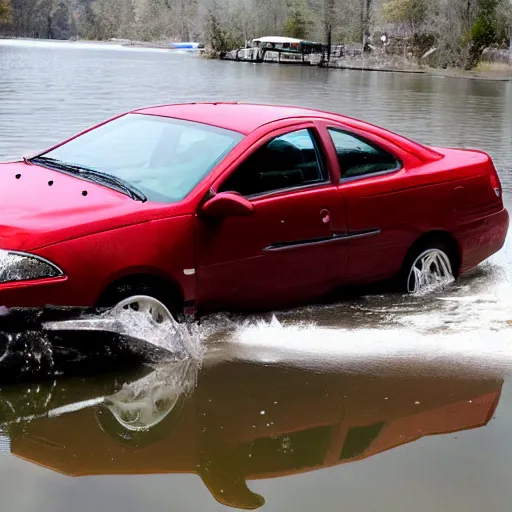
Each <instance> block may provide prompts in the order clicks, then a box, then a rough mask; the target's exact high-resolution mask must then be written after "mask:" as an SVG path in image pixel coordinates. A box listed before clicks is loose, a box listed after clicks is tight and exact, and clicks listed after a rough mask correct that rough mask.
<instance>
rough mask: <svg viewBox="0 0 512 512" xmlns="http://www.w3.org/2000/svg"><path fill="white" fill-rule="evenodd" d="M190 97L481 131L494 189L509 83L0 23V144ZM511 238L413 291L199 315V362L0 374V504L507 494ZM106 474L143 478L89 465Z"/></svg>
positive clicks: (430, 502)
mask: <svg viewBox="0 0 512 512" xmlns="http://www.w3.org/2000/svg"><path fill="white" fill-rule="evenodd" d="M194 100H197V101H204V100H239V101H254V102H258V103H264V102H268V103H286V104H296V105H302V106H308V107H315V108H320V109H325V110H330V111H336V112H340V113H344V114H348V115H351V116H355V117H359V118H362V119H365V120H367V121H370V122H373V123H376V124H379V125H382V126H384V127H386V128H389V129H392V130H394V131H398V132H400V133H402V134H404V135H406V136H408V137H411V138H413V139H417V140H419V141H422V142H425V143H428V144H433V145H443V146H462V147H472V148H475V147H476V148H480V149H483V150H485V151H488V152H489V153H490V154H491V155H492V156H493V158H494V160H495V162H496V165H497V167H498V171H499V173H500V176H501V178H502V181H503V184H504V188H505V199H506V202H507V204H508V205H509V206H510V199H512V83H506V82H484V81H476V80H462V79H451V78H437V77H431V76H422V75H408V74H391V73H368V72H354V71H334V70H323V69H317V68H308V67H295V66H288V67H287V66H273V65H252V64H243V63H230V62H219V61H210V60H204V59H201V58H199V57H196V56H194V55H192V54H188V53H185V52H183V53H179V52H170V51H158V50H147V49H134V48H130V49H128V48H123V47H121V46H118V45H97V44H92V43H88V44H69V43H53V42H52V43H50V42H48V43H41V42H37V43H36V42H31V41H15V42H13V41H5V40H0V160H7V159H14V158H19V157H20V155H22V154H24V153H29V152H32V151H34V150H38V149H42V148H45V147H48V146H49V145H51V144H53V143H55V142H58V141H60V140H62V139H63V138H65V137H67V136H70V135H73V134H75V133H76V132H78V131H80V130H82V129H84V128H87V127H88V126H90V125H92V124H95V123H97V122H100V121H102V120H103V119H105V118H107V117H109V116H111V115H114V114H117V113H119V112H121V111H124V110H129V109H132V108H136V107H141V106H145V105H152V104H160V103H170V102H181V101H194ZM511 243H512V242H510V240H509V241H507V244H506V246H505V248H504V249H503V250H502V251H501V252H500V253H499V254H497V255H495V256H494V257H493V258H492V259H491V260H490V261H489V262H487V263H485V264H484V265H482V266H481V267H480V268H479V269H477V270H476V271H475V272H473V273H472V275H469V276H466V277H465V278H464V279H461V280H460V281H459V282H457V283H456V284H455V285H453V286H450V287H448V288H447V289H446V290H445V291H443V292H442V293H437V294H434V295H432V296H429V297H424V298H410V297H407V298H405V297H402V296H371V297H361V298H358V299H352V300H350V301H344V302H341V303H337V304H331V305H324V306H314V307H309V308H303V309H300V310H293V311H287V312H276V313H275V315H273V314H269V315H262V316H259V317H255V318H247V317H240V316H229V315H217V316H215V315H214V316H212V317H209V318H206V319H204V321H203V322H202V324H201V330H202V331H201V334H200V335H198V342H199V341H201V342H205V343H206V346H207V352H206V354H205V358H204V361H203V364H202V367H201V366H198V364H197V362H195V361H188V362H187V361H181V362H175V363H172V364H171V363H169V364H168V365H164V366H161V367H158V368H156V369H155V368H145V369H141V368H139V369H137V371H136V372H135V373H130V374H126V373H118V372H116V373H114V374H111V375H107V376H103V377H88V378H83V379H78V378H75V379H72V380H57V381H55V382H53V381H50V382H45V383H39V384H37V383H35V384H30V385H26V386H25V385H21V386H15V387H2V388H0V451H3V452H5V453H7V454H11V455H10V456H8V457H6V458H2V459H0V475H1V476H2V479H1V480H0V490H1V491H2V494H1V496H0V501H1V508H2V510H6V511H11V510H16V511H20V512H24V511H27V512H32V511H36V510H37V511H42V512H47V511H48V512H50V511H56V510H62V511H68V510H73V511H87V512H89V511H92V510H95V509H99V510H111V511H123V512H125V511H132V510H133V511H135V510H141V509H142V508H147V509H150V510H168V509H171V510H212V511H216V510H224V506H223V505H221V504H220V503H224V504H225V505H227V506H231V507H239V508H256V507H260V506H263V505H264V506H265V507H266V509H268V510H275V511H284V510H296V511H301V512H302V511H304V512H305V511H309V510H311V509H319V510H322V512H323V511H331V510H332V511H334V510H340V509H342V508H343V509H348V510H351V511H362V512H363V511H364V512H367V511H370V510H379V511H393V512H395V511H398V512H400V511H406V510H411V509H412V508H414V509H415V510H418V511H431V510H443V511H447V512H455V511H459V510H464V511H475V512H477V511H478V512H480V511H481V510H484V509H486V510H493V511H506V510H509V503H510V500H511V499H512V491H511V487H510V484H509V481H510V477H511V476H512V472H511V468H510V463H509V462H508V461H510V460H511V456H512V448H510V446H511V445H510V443H509V442H508V438H509V432H510V428H511V427H512V414H511V412H512V398H511V395H510V387H509V385H508V382H509V381H508V375H510V371H511V369H512V336H511V335H512V330H511V329H510V327H511V326H512V287H511V281H510V280H511V276H512V274H511V270H512V253H511V250H512V246H511ZM91 341H92V340H91ZM196 382H197V387H195V385H196ZM141 425H142V426H143V427H144V426H145V427H148V428H146V429H144V428H142V429H141V428H139V427H140V426H141ZM149 427H151V428H149ZM431 436H434V437H431ZM22 459H26V460H28V461H30V463H27V462H24V461H23V460H22ZM39 465H40V466H43V467H48V468H50V469H51V470H50V471H48V470H45V469H42V468H40V467H38V466H39ZM327 468H329V469H327ZM319 469H324V471H317V470H319ZM168 473H177V474H174V475H170V474H168ZM190 473H192V474H193V475H191V474H190ZM62 474H64V475H75V476H76V475H95V476H93V477H92V478H89V479H77V480H73V479H69V478H68V477H66V476H63V475H62ZM126 474H144V475H146V476H138V477H136V478H135V477H127V476H110V477H103V476H100V475H126ZM150 475H151V476H150ZM283 476H287V478H277V477H283ZM246 481H249V488H250V490H249V489H248V488H247V487H246V485H245V482H246Z"/></svg>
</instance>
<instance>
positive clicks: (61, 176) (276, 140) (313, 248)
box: [0, 103, 509, 314]
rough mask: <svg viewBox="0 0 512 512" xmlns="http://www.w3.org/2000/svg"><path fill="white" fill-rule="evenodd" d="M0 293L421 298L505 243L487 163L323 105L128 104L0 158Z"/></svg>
mask: <svg viewBox="0 0 512 512" xmlns="http://www.w3.org/2000/svg"><path fill="white" fill-rule="evenodd" d="M0 176H1V178H0V179H1V187H0V204H1V222H0V248H1V249H2V250H1V251H0V305H2V304H3V305H5V306H8V307H9V306H11V307H42V306H45V305H66V306H85V307H95V306H110V305H114V304H117V303H118V302H119V301H121V300H123V299H126V298H128V297H131V296H135V295H146V296H152V297H155V298H157V299H158V300H159V301H161V302H163V303H164V304H166V305H167V306H169V308H170V309H171V310H172V311H174V312H178V311H183V310H184V311H187V312H192V311H194V312H196V313H198V314H201V313H205V312H212V311H218V310H240V309H270V308H274V307H287V306H292V305H296V304H299V303H307V302H312V301H314V300H315V299H317V298H320V297H321V296H324V295H325V294H328V293H330V292H331V291H333V290H335V289H337V288H339V287H343V286H346V285H353V284H362V283H372V282H377V281H382V280H387V279H390V278H398V282H399V283H400V284H401V286H402V288H403V290H404V291H407V292H418V291H421V290H423V289H425V288H427V289H428V287H429V286H430V285H432V284H433V283H435V282H437V281H438V280H440V279H441V280H445V279H451V278H453V277H457V276H458V275H460V274H461V273H463V272H466V271H468V270H469V269H471V268H473V267H475V266H476V265H478V264H479V263H481V262H482V261H484V260H485V259H487V258H488V257H489V256H491V255H492V254H493V253H495V252H497V251H498V250H499V249H500V248H501V247H502V246H503V244H504V241H505V237H506V234H507V230H508V224H509V216H508V212H507V210H506V209H505V208H504V206H503V201H502V191H501V184H500V181H499V178H498V175H497V173H496V170H495V167H494V165H493V162H492V160H491V158H490V157H489V156H488V155H487V154H485V153H483V152H479V151H469V150H461V149H444V148H432V147H426V146H424V145H420V144H417V143H415V142H412V141H410V140H408V139H406V138H404V137H401V136H399V135H396V134H394V133H390V132H389V131H386V130H384V129H382V128H378V127H376V126H373V125H370V124H367V123H364V122H361V121H357V120H354V119H351V118H348V117H344V116H341V115H338V114H331V113H326V112H319V111H315V110H308V109H304V108H294V107H281V106H267V105H249V104H237V103H208V104H183V105H166V106H157V107H152V108H146V109H141V110H135V111H132V112H129V113H126V114H123V115H120V116H118V117H115V118H114V119H111V120H109V121H107V122H105V123H102V124H100V125H99V126H96V127H94V128H92V129H90V130H87V131H85V132H84V133H82V134H80V135H78V136H76V137H74V138H72V139H70V140H67V141H66V142H64V143H62V144H59V145H57V146H55V147H53V148H51V149H49V150H47V151H45V152H43V153H40V154H38V155H37V156H35V157H32V158H30V159H25V160H24V161H20V162H14V163H5V164H2V165H1V174H0Z"/></svg>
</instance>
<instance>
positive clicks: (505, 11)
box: [496, 0, 512, 61]
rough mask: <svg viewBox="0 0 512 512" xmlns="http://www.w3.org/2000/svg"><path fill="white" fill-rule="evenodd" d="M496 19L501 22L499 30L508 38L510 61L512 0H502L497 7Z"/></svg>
mask: <svg viewBox="0 0 512 512" xmlns="http://www.w3.org/2000/svg"><path fill="white" fill-rule="evenodd" d="M496 19H497V20H498V21H499V22H500V24H501V30H502V31H503V33H504V34H505V36H506V37H507V39H508V45H509V50H510V52H511V56H510V59H511V61H512V0H502V1H501V2H500V4H499V6H498V9H497V16H496Z"/></svg>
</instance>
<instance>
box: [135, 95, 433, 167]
mask: <svg viewBox="0 0 512 512" xmlns="http://www.w3.org/2000/svg"><path fill="white" fill-rule="evenodd" d="M132 113H138V114H147V115H155V116H162V117H169V118H171V117H172V118H175V119H181V120H185V121H195V122H198V123H203V124H208V125H211V126H216V127H218V128H224V129H227V130H233V131H236V132H239V133H242V134H244V135H249V134H250V133H251V132H253V131H254V130H256V129H257V128H259V127H260V126H263V125H266V124H269V123H272V122H275V121H280V120H284V119H293V118H295V119H297V118H309V119H312V118H317V119H325V120H335V121H337V122H338V123H341V124H343V125H345V126H346V127H349V128H353V129H359V130H363V131H365V132H367V133H371V134H373V135H377V136H379V137H381V138H383V139H386V140H388V141H390V142H392V143H393V144H395V145H398V146H400V147H401V148H402V149H403V150H405V151H408V152H410V153H412V154H414V155H415V156H416V157H417V158H419V159H420V160H423V161H432V160H438V159H440V158H442V155H441V154H440V153H438V152H437V151H435V150H434V149H433V148H431V147H429V146H425V145H423V144H419V143H418V142H416V141H412V140H410V139H407V138H406V137H403V136H402V135H399V134H397V133H394V132H391V131H389V130H387V129H385V128H382V127H380V126H377V125H374V124H371V123H368V122H365V121H361V120H359V119H355V118H353V117H348V116H344V115H341V114H336V113H333V112H324V111H321V110H315V109H311V108H304V107H294V106H284V105H265V104H256V103H239V102H212V103H179V104H171V105H159V106H154V107H148V108H142V109H138V110H133V111H132Z"/></svg>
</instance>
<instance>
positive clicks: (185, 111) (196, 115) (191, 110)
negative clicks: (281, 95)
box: [133, 102, 342, 135]
mask: <svg viewBox="0 0 512 512" xmlns="http://www.w3.org/2000/svg"><path fill="white" fill-rule="evenodd" d="M133 112H136V113H139V114H151V115H156V116H162V117H174V118H178V119H183V120H187V121H196V122H200V123H204V124H209V125H213V126H217V127H219V128H225V129H227V130H233V131H236V132H240V133H243V134H244V135H248V134H249V133H251V132H252V131H254V130H255V129H256V128H259V127H260V126H262V125H265V124H268V123H272V122H274V121H279V120H281V119H287V118H297V117H324V116H328V114H326V113H323V112H320V111H317V110H312V109H307V108H300V107H288V106H281V105H260V104H252V103H225V102H220V103H184V104H173V105H160V106H155V107H149V108H144V109H138V110H135V111H133ZM339 117H340V118H341V119H342V116H339Z"/></svg>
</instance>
